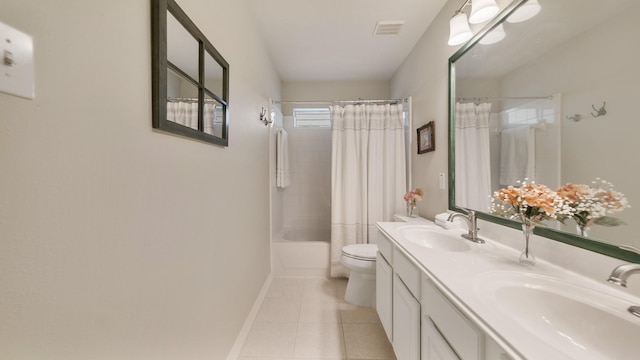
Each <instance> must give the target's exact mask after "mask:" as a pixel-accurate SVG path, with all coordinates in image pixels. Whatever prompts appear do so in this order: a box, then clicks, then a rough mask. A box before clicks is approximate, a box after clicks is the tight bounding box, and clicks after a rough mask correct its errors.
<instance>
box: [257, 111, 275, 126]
mask: <svg viewBox="0 0 640 360" xmlns="http://www.w3.org/2000/svg"><path fill="white" fill-rule="evenodd" d="M259 121H262V123H263V124H264V126H267V125H269V124H271V123H272V122H273V120H271V119H269V118H268V117H267V110H266V109H265V108H262V110H260V119H259Z"/></svg>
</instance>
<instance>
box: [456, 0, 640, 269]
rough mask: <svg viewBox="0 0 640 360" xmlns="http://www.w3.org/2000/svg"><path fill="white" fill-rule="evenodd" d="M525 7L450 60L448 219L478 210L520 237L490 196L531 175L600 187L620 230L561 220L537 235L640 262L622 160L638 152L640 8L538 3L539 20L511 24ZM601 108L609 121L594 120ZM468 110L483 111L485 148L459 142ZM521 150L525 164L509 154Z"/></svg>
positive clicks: (630, 181)
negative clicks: (616, 200)
mask: <svg viewBox="0 0 640 360" xmlns="http://www.w3.org/2000/svg"><path fill="white" fill-rule="evenodd" d="M526 3H527V0H515V1H513V2H512V3H511V4H509V5H508V6H507V7H506V8H505V9H504V10H503V11H502V12H501V13H500V14H499V15H498V16H497V17H496V18H494V19H493V20H491V21H490V22H489V23H487V24H486V25H485V26H484V27H483V28H482V29H481V30H480V31H479V32H478V33H477V34H476V35H475V36H474V37H473V38H472V39H471V40H469V42H467V43H466V44H464V45H463V46H462V47H461V48H460V49H459V50H458V51H457V52H456V53H455V54H454V55H453V56H451V58H450V59H449V174H450V177H449V209H451V210H455V211H464V209H473V210H476V213H477V214H478V217H479V218H481V219H483V220H486V221H489V222H493V223H498V224H501V225H504V226H508V227H511V228H517V229H519V228H520V226H521V225H520V223H519V222H517V221H514V220H509V219H505V218H502V217H498V216H494V215H492V214H491V213H490V211H489V208H488V207H489V205H490V202H489V197H490V196H491V194H492V193H493V192H494V191H496V190H497V189H498V188H503V187H505V186H507V185H511V184H512V183H511V181H512V180H513V179H514V178H519V180H524V177H527V176H530V178H529V179H530V180H535V181H536V182H538V183H541V184H545V185H547V186H549V188H552V189H556V188H558V187H560V186H561V185H564V184H566V183H573V184H591V183H592V181H593V180H595V179H597V178H603V179H605V180H608V181H611V182H612V183H613V184H615V190H617V191H620V192H622V193H624V194H625V196H626V198H627V199H628V201H629V203H630V204H631V207H630V208H627V209H625V210H624V211H621V212H619V213H615V214H614V215H613V216H615V217H616V218H619V219H620V220H622V221H623V222H624V223H625V224H624V225H620V226H614V227H606V226H598V225H595V226H593V227H592V229H591V231H590V232H589V234H588V235H586V234H583V235H581V233H580V232H579V231H577V229H576V224H575V223H574V222H573V221H571V220H568V221H567V222H566V223H565V224H564V225H563V224H560V223H559V222H553V223H548V224H547V226H544V227H543V226H539V227H536V229H535V233H536V234H538V235H541V236H544V237H547V238H551V239H554V240H557V241H560V242H563V243H566V244H569V245H573V246H576V247H580V248H583V249H587V250H591V251H595V252H598V253H601V254H605V255H609V256H612V257H615V258H619V259H622V260H625V261H631V262H636V263H640V254H638V251H639V250H638V249H640V239H639V238H638V237H637V236H635V234H637V233H638V231H639V230H640V224H638V223H637V222H636V221H635V219H636V218H637V217H638V215H639V214H640V212H639V211H640V208H638V206H639V205H638V204H639V202H640V189H639V188H638V187H637V186H636V185H635V182H636V181H635V168H634V167H635V163H633V161H631V162H628V161H626V160H625V159H626V158H627V157H628V156H629V154H633V153H635V152H636V150H635V147H634V144H635V143H636V140H635V134H636V133H637V132H636V131H635V130H637V129H638V127H637V125H636V123H637V122H636V121H634V120H633V119H634V118H635V117H636V116H635V113H636V110H635V106H634V103H635V99H636V98H637V95H638V91H637V84H638V81H640V72H639V71H638V69H637V65H636V64H635V59H637V58H638V56H639V55H640V50H639V48H638V47H637V46H632V45H631V44H634V43H635V42H636V40H637V39H636V36H637V34H638V33H640V23H639V22H637V21H636V19H635V17H634V16H633V14H634V13H637V11H640V3H638V2H637V1H634V0H620V1H615V2H602V1H597V0H585V1H580V3H579V4H578V3H576V2H573V1H564V0H563V1H543V0H539V4H540V6H541V11H540V12H539V14H538V15H536V16H535V17H533V18H531V19H530V20H527V21H525V22H514V21H509V16H510V15H511V14H513V13H515V11H516V10H517V9H518V8H519V7H520V6H522V5H523V4H526ZM493 31H500V32H504V33H503V34H501V36H499V37H496V38H500V39H503V40H502V41H499V42H493V41H487V39H488V38H489V36H488V35H491V33H492V32H493ZM505 34H506V36H505ZM485 37H486V38H485ZM483 40H484V41H483ZM604 103H606V110H607V111H606V112H604V111H600V110H604ZM482 106H485V107H486V108H487V109H490V110H485V109H480V107H482ZM465 112H466V113H469V112H475V113H478V112H486V117H487V119H488V121H487V125H486V131H487V133H488V135H487V137H486V143H487V146H486V150H485V149H482V150H481V149H479V148H471V149H465V146H466V147H470V146H471V145H470V144H476V143H475V142H473V141H467V140H466V139H465V138H464V137H463V135H461V131H460V129H461V128H463V126H460V121H463V117H464V116H465ZM456 127H458V129H456ZM517 129H526V132H525V133H524V134H525V135H524V138H525V139H526V140H517V139H523V137H522V136H521V137H520V138H518V137H517V136H516V135H515V133H516V130H517ZM634 129H635V130H634ZM518 136H519V135H518ZM508 139H511V140H513V139H516V140H513V142H511V143H510V142H508V141H507V140H508ZM473 146H477V145H473ZM465 151H467V152H466V153H472V154H474V155H477V154H478V153H480V152H486V153H487V158H486V160H483V161H486V165H483V166H478V160H475V158H474V160H469V159H471V158H472V157H471V156H470V157H465V154H466V153H465ZM518 151H523V152H525V153H528V154H529V155H524V156H520V155H518V156H514V154H515V153H516V152H518ZM505 159H506V160H505ZM509 159H510V160H511V161H509ZM532 159H533V160H532ZM474 168H475V169H477V168H480V169H484V170H486V175H483V176H479V175H478V173H476V172H473V171H472V169H474ZM483 178H484V179H486V181H484V183H486V184H484V183H483V180H481V179H483ZM481 183H482V184H481ZM465 192H468V193H473V195H478V196H476V198H477V199H472V197H470V196H468V194H466V193H465ZM476 200H477V201H476Z"/></svg>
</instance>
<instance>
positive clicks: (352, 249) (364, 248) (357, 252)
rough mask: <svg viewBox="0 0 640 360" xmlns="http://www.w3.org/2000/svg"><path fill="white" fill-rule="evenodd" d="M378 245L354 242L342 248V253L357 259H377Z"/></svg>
mask: <svg viewBox="0 0 640 360" xmlns="http://www.w3.org/2000/svg"><path fill="white" fill-rule="evenodd" d="M377 251H378V245H376V244H354V245H347V246H345V247H343V248H342V255H344V256H347V257H350V258H352V259H357V260H365V261H375V260H376V252H377Z"/></svg>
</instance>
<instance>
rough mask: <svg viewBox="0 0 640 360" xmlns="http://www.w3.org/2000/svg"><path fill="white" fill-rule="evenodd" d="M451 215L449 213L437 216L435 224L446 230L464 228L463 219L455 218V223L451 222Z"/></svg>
mask: <svg viewBox="0 0 640 360" xmlns="http://www.w3.org/2000/svg"><path fill="white" fill-rule="evenodd" d="M450 215H451V213H449V212H444V213H441V214H438V215H436V220H435V223H436V225H439V226H440V227H443V228H445V229H459V228H461V227H462V219H460V218H455V219H454V220H453V221H449V220H448V219H449V216H450Z"/></svg>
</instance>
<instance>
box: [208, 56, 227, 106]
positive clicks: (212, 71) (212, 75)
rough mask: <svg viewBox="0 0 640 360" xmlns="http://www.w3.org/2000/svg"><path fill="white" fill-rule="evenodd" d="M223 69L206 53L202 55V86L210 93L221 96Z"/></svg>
mask: <svg viewBox="0 0 640 360" xmlns="http://www.w3.org/2000/svg"><path fill="white" fill-rule="evenodd" d="M223 73H224V71H223V69H222V66H220V64H218V62H217V61H216V60H215V59H214V58H213V57H212V56H211V55H210V54H209V53H208V52H205V54H204V86H205V88H206V89H207V90H209V91H210V92H212V93H214V94H216V95H218V96H222V94H223V85H224V84H223V82H222V79H223V77H222V76H223Z"/></svg>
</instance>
